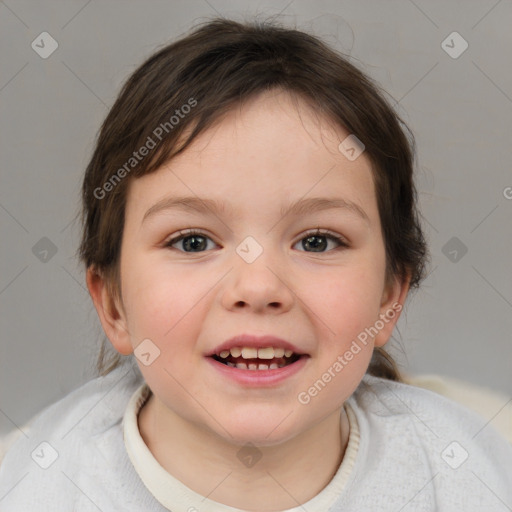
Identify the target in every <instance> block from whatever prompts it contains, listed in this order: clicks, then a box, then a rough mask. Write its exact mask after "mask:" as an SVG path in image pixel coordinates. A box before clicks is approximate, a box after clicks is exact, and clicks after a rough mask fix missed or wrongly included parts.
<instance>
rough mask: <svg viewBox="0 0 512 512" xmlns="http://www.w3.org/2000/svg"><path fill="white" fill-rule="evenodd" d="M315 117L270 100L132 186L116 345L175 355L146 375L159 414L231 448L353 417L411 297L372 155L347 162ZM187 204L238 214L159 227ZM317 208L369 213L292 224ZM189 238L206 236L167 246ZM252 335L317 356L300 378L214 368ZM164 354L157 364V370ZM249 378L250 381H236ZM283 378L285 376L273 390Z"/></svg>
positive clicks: (256, 103)
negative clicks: (387, 239) (394, 265)
mask: <svg viewBox="0 0 512 512" xmlns="http://www.w3.org/2000/svg"><path fill="white" fill-rule="evenodd" d="M301 105H302V107H304V108H301V117H300V118H299V115H298V113H297V109H296V107H295V106H294V104H293V103H292V102H291V100H290V98H289V96H288V95H287V94H286V93H283V92H275V91H274V92H272V93H268V94H264V95H261V96H259V97H258V98H256V99H254V100H253V101H250V102H249V103H247V104H246V105H245V107H244V108H243V109H242V111H240V110H235V111H233V112H231V113H230V114H229V115H228V116H227V117H226V118H225V119H224V120H222V122H220V123H219V124H218V125H217V126H216V127H215V128H213V129H211V130H209V131H208V132H206V133H204V134H203V135H202V136H201V137H200V138H198V139H196V140H195V142H194V143H193V145H192V146H190V147H189V148H188V149H187V150H186V151H185V152H184V153H183V154H182V155H180V156H178V157H177V158H175V159H174V160H172V161H171V162H170V163H168V164H167V165H165V166H164V167H162V168H161V169H159V170H158V171H156V172H155V173H153V174H150V175H147V176H145V177H143V178H141V179H136V180H133V182H132V183H131V185H130V190H129V195H128V200H127V207H126V222H125V228H124V233H123V242H122V251H121V290H122V299H123V309H122V310H121V311H120V315H121V316H120V318H119V319H118V320H117V321H116V322H115V327H113V328H112V329H114V331H115V332H114V331H111V332H107V334H109V338H110V339H111V341H112V342H113V344H114V345H115V346H116V348H117V349H118V350H119V351H120V352H122V353H125V354H126V353H130V352H131V351H132V350H133V349H134V348H136V347H137V345H139V344H140V343H141V342H142V341H143V340H146V339H149V340H151V342H152V344H154V345H155V346H156V347H158V350H159V351H160V355H159V357H157V358H156V359H155V360H154V361H153V362H152V363H151V364H150V365H148V366H145V365H144V364H141V363H140V362H139V366H140V368H141V371H142V373H143V375H144V377H145V379H146V381H147V383H148V385H149V386H150V388H151V389H152V391H153V393H154V395H155V397H156V400H157V403H159V404H160V410H161V411H165V412H164V414H165V415H168V416H167V417H168V419H169V418H178V417H179V418H180V421H182V420H183V419H184V420H185V421H186V422H190V423H191V424H194V425H196V426H200V427H201V428H206V429H207V430H209V431H213V432H214V433H216V434H218V435H219V436H221V437H223V438H225V439H226V440H227V441H230V442H247V441H251V442H254V443H260V444H262V445H263V444H268V445H270V444H273V443H278V442H282V441H285V440H287V439H291V438H292V437H294V436H297V435H299V434H300V433H303V432H305V431H306V430H307V429H309V428H310V427H312V426H313V425H315V424H317V423H318V422H319V421H321V420H323V419H326V418H327V416H329V415H333V414H339V410H340V407H341V405H342V404H343V402H344V401H345V400H346V399H347V398H348V397H349V396H350V395H351V393H352V392H353V391H354V389H355V388H356V386H357V385H358V384H359V382H360V380H361V379H362V377H363V375H364V373H365V371H366V369H367V366H368V363H369V360H370V357H371V354H372V350H373V348H374V344H375V345H383V344H384V343H385V342H386V341H387V339H388V338H389V336H390V334H391V331H392V328H393V325H394V323H395V322H396V320H397V317H398V314H397V313H396V314H394V315H393V316H394V319H393V320H389V321H387V322H385V323H384V322H379V325H380V324H382V323H384V327H383V328H382V329H380V330H379V334H378V335H377V336H376V338H375V339H372V338H371V336H370V337H368V339H367V341H366V345H365V344H364V343H362V342H360V341H359V342H357V344H356V345H354V344H353V342H354V340H357V339H358V338H357V337H358V335H360V334H361V333H362V332H364V331H365V328H369V327H372V326H374V325H375V323H376V322H377V321H378V320H379V315H380V314H383V313H386V312H389V311H390V310H392V304H393V303H395V301H396V300H402V299H403V298H404V293H405V287H401V286H400V284H395V285H394V286H393V287H391V288H386V287H385V250H384V241H383V238H382V234H381V226H380V220H379V213H378V209H377V202H376V196H375V189H374V185H373V180H372V175H371V170H370V163H369V160H368V159H367V158H366V156H365V154H364V153H363V154H362V155H361V156H360V157H358V158H357V159H356V160H355V161H349V160H348V159H347V158H346V157H345V156H344V155H343V154H342V153H341V152H340V151H339V150H338V144H339V143H340V142H341V141H342V140H343V139H344V138H345V137H346V136H348V132H345V131H344V130H342V129H341V128H337V129H336V130H334V129H332V128H330V129H329V127H328V124H327V123H326V122H323V123H322V124H321V125H319V124H318V122H317V121H316V120H315V117H314V115H312V114H311V112H310V111H309V110H308V109H307V108H305V105H304V104H302V103H301ZM322 138H323V139H322ZM178 196H192V197H193V198H195V199H197V198H204V199H206V200H214V201H217V202H219V203H222V204H223V205H225V210H220V211H216V212H215V213H214V212H213V211H206V213H200V212H195V211H193V210H191V209H189V210H185V209H177V208H157V209H153V211H152V213H150V214H148V211H150V209H152V207H154V206H155V205H157V204H158V205H160V206H162V203H161V201H165V200H167V199H169V200H170V199H172V198H176V197H178ZM311 198H328V199H337V200H342V199H343V200H345V201H346V202H347V203H348V204H349V205H356V206H355V207H342V208H331V209H318V210H316V211H308V212H307V213H303V214H301V213H296V214H288V215H285V216H283V214H282V213H281V210H282V209H283V208H285V209H286V207H287V206H288V205H290V204H292V203H296V202H298V201H307V200H310V199H311ZM358 210H362V212H363V213H360V212H359V211H358ZM187 228H194V229H196V230H198V231H200V232H201V236H202V237H204V238H200V237H199V238H196V239H195V240H194V239H190V238H188V239H184V240H182V241H178V242H176V243H174V244H173V247H172V248H171V247H168V246H166V243H167V242H168V241H169V240H170V239H171V238H175V237H177V236H178V235H179V231H180V230H185V229H187ZM317 228H319V229H320V230H321V231H324V230H328V231H329V232H331V233H332V234H333V235H338V236H341V237H343V238H344V239H345V240H346V243H347V244H348V247H343V246H340V245H339V243H338V242H336V241H335V240H333V239H331V238H325V237H323V235H322V234H320V235H318V236H317V237H316V238H315V237H314V235H312V234H311V233H312V232H315V231H316V230H317ZM310 237H313V238H310ZM247 238H249V240H246V239H247ZM308 240H309V241H308ZM244 241H245V242H244ZM315 249H316V250H317V252H316V251H315ZM260 250H261V251H262V252H261V254H260V255H259V256H258V257H256V259H254V261H252V262H251V260H250V259H249V258H251V257H255V256H256V255H257V254H258V251H260ZM187 251H188V252H187ZM244 251H245V252H244ZM240 334H250V335H256V336H263V335H266V336H268V335H270V336H275V337H279V338H281V339H284V340H286V341H287V342H288V343H290V344H292V345H293V346H295V347H296V349H297V351H298V352H300V353H302V354H306V355H305V356H303V358H302V359H301V360H300V361H299V362H297V363H293V365H295V366H293V365H290V368H288V369H287V370H286V371H283V370H270V369H268V370H248V369H247V370H244V369H238V368H236V367H235V368H233V367H228V366H227V365H224V364H222V363H219V362H215V361H214V360H213V359H212V358H211V357H209V356H208V354H211V353H212V351H214V350H215V349H216V347H219V345H221V344H222V343H224V342H225V341H226V340H229V339H230V338H232V337H233V336H236V335H240ZM360 339H361V338H360ZM146 343H148V342H146ZM276 344H277V343H276ZM235 345H237V346H241V345H242V346H243V343H242V344H235ZM268 345H269V344H268V343H265V344H264V346H268ZM271 345H273V344H271ZM151 346H152V345H148V347H149V350H147V351H146V352H148V351H149V353H150V354H151V356H145V357H146V358H147V357H151V358H152V357H154V353H153V351H154V350H155V349H154V348H151ZM351 346H352V349H351V350H352V356H353V357H351V358H350V359H349V357H350V356H348V357H345V356H344V354H345V353H346V352H347V351H350V348H351ZM262 348H263V347H262ZM357 348H359V350H358V351H357ZM338 356H341V357H342V360H343V361H344V362H343V363H341V362H340V359H339V358H338ZM337 361H338V363H339V365H341V367H342V369H341V370H340V366H339V365H336V364H335V363H336V362H337ZM292 366H293V368H295V370H293V369H292ZM242 372H243V374H244V375H245V376H248V377H249V378H248V379H247V381H241V380H240V379H238V378H237V376H240V375H241V373H242ZM260 372H261V373H260ZM272 372H276V373H275V374H274V375H277V374H278V373H277V372H280V373H283V374H284V375H285V377H283V378H281V379H280V380H277V381H276V382H271V380H269V378H268V376H269V375H271V374H272ZM326 372H327V373H328V374H329V375H330V378H329V375H328V376H327V377H326V376H325V374H326ZM258 374H259V375H258ZM256 378H258V379H259V381H256ZM319 380H321V381H322V383H321V384H318V381H319ZM315 383H317V384H316V386H317V391H316V393H315V391H314V390H313V391H310V388H311V387H312V386H313V387H314V386H315ZM308 397H309V398H308ZM190 423H189V424H190Z"/></svg>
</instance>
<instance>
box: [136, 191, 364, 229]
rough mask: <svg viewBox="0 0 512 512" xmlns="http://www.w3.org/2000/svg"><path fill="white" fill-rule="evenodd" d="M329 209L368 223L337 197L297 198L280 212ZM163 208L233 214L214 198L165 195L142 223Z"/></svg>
mask: <svg viewBox="0 0 512 512" xmlns="http://www.w3.org/2000/svg"><path fill="white" fill-rule="evenodd" d="M331 209H343V210H346V211H348V212H350V213H352V214H355V215H357V216H358V217H360V218H362V219H363V220H364V221H365V222H366V223H368V224H369V223H370V219H369V217H368V215H367V214H366V212H365V211H364V210H363V209H362V208H361V207H360V206H359V205H358V204H356V203H353V202H352V201H348V200H346V199H341V198H338V197H336V198H328V197H310V198H307V199H299V200H298V201H296V202H295V203H292V204H289V205H285V206H283V207H282V208H281V210H280V213H281V218H282V217H285V216H287V215H295V216H299V215H307V214H311V213H314V212H317V211H322V210H331ZM165 210H181V211H185V212H193V213H200V214H209V213H214V214H227V215H229V216H233V212H232V209H231V208H230V207H229V206H228V205H227V204H226V203H224V202H221V201H217V200H215V199H209V198H206V197H203V198H201V197H195V196H181V197H166V198H164V199H162V200H160V201H158V202H157V203H155V204H154V205H153V206H151V208H149V209H148V210H147V211H146V213H145V214H144V217H143V218H142V223H143V222H144V221H145V220H146V219H147V218H148V217H151V216H153V215H155V214H156V213H158V212H162V211H165Z"/></svg>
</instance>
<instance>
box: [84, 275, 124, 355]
mask: <svg viewBox="0 0 512 512" xmlns="http://www.w3.org/2000/svg"><path fill="white" fill-rule="evenodd" d="M86 281H87V288H88V289H89V293H90V294H91V298H92V301H93V303H94V307H95V308H96V311H97V313H98V317H99V319H100V322H101V325H102V327H103V330H104V331H105V334H106V335H107V338H108V339H109V340H110V343H112V345H113V346H114V348H115V349H116V350H117V351H118V352H119V353H120V354H123V355H128V354H131V353H132V352H133V347H132V345H131V342H130V336H129V333H128V328H127V323H126V315H125V313H124V311H123V308H122V306H121V305H120V304H119V301H118V300H116V299H115V298H114V297H112V296H111V294H110V292H109V288H108V286H107V282H106V279H105V277H104V276H102V275H101V273H100V272H99V271H97V270H96V269H95V268H93V267H89V268H88V269H87V276H86Z"/></svg>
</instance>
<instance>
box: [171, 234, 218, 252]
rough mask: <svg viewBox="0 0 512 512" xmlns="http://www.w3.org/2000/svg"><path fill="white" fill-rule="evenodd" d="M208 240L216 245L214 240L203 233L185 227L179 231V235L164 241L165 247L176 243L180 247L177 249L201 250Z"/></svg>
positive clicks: (204, 247) (185, 250)
mask: <svg viewBox="0 0 512 512" xmlns="http://www.w3.org/2000/svg"><path fill="white" fill-rule="evenodd" d="M208 240H209V241H210V242H212V243H213V244H214V245H216V244H215V242H213V240H212V239H211V238H210V237H208V236H206V235H205V234H204V233H201V232H200V231H196V230H194V229H187V230H185V231H180V235H179V236H176V237H174V238H171V239H170V240H168V241H167V242H166V243H165V247H173V246H174V245H176V244H180V245H181V249H180V248H179V247H178V250H182V251H183V252H203V251H204V250H206V248H207V246H208Z"/></svg>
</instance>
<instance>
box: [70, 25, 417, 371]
mask: <svg viewBox="0 0 512 512" xmlns="http://www.w3.org/2000/svg"><path fill="white" fill-rule="evenodd" d="M273 88H281V89H284V90H286V91H288V92H290V93H291V94H292V95H296V96H298V97H301V98H304V99H306V100H307V101H308V102H309V103H310V104H312V105H314V106H315V109H316V110H317V111H318V112H319V113H320V114H321V115H324V116H326V117H327V118H329V119H331V120H333V121H334V122H335V123H337V124H338V125H340V126H343V127H344V128H345V129H346V130H348V131H349V132H350V133H353V134H355V135H356V136H357V138H358V139H360V140H361V141H362V142H363V144H364V145H365V154H366V155H367V157H368V158H369V159H370V161H371V163H372V172H373V177H374V183H375V187H376V195H377V204H378V208H379V214H380V219H381V224H382V231H383V237H384V242H385V249H386V267H387V270H386V276H387V278H388V279H391V278H398V279H402V280H404V279H406V278H407V277H410V284H411V288H415V287H417V286H418V284H419V282H420V281H421V279H422V278H423V275H424V269H425V263H426V258H427V250H426V244H425V240H424V237H423V233H422V230H421V226H420V223H419V220H418V213H417V209H416V208H417V207H416V190H415V187H414V183H413V160H414V155H415V141H414V136H413V135H412V133H411V132H410V130H409V129H408V128H407V126H406V125H405V123H404V122H403V121H402V120H401V119H400V117H398V115H397V114H396V113H395V112H394V111H393V109H392V108H391V107H390V105H389V104H388V103H387V102H386V100H385V99H384V97H383V94H382V91H381V90H380V88H379V87H378V86H377V85H376V84H375V83H374V82H373V81H371V79H370V78H368V77H367V76H366V75H365V74H363V73H362V72H361V71H360V70H359V69H357V68H356V67H355V66H354V65H353V64H351V63H350V62H349V60H348V58H347V57H345V56H343V55H342V54H340V53H338V52H336V51H335V50H333V49H331V48H329V47H328V46H327V45H326V44H324V43H323V42H322V41H320V40H319V39H318V38H316V37H314V36H312V35H309V34H307V33H305V32H302V31H298V30H293V29H288V28H284V27H281V26H278V25H277V24H276V23H270V22H253V23H239V22H236V21H232V20H226V19H214V20H211V21H209V22H207V23H205V24H202V25H200V26H199V27H196V29H195V30H194V31H193V32H191V33H190V34H189V35H187V36H186V37H184V38H182V39H180V40H178V41H176V42H174V43H172V44H170V45H168V46H165V47H164V48H162V49H160V50H159V51H158V52H157V53H155V54H154V55H152V56H151V57H150V58H149V59H148V60H146V62H144V63H143V64H142V65H141V66H140V67H139V68H138V69H137V70H136V71H135V72H134V73H133V74H132V76H131V77H130V78H129V79H128V81H127V82H126V84H125V85H124V87H123V88H122V90H121V92H120V94H119V97H118V98H117V100H116V102H115V103H114V105H113V107H112V108H111V110H110V112H109V114H108V116H107V117H106V119H105V121H104V122H103V125H102V127H101V130H100V132H99V135H98V138H97V141H96V147H95V150H94V154H93V156H92V158H91V161H90V163H89V165H88V166H87V169H86V172H85V177H84V181H83V185H82V201H83V211H82V223H83V234H82V241H81V245H80V248H79V255H80V258H81V260H82V261H83V262H84V264H85V266H86V267H87V268H89V267H91V266H92V267H93V268H95V269H96V270H97V271H100V272H101V273H102V275H104V276H105V277H106V279H107V283H108V285H109V289H110V290H111V292H112V294H113V295H114V296H117V297H120V289H119V283H120V280H119V261H120V248H121V239H122V234H123V227H124V216H125V205H126V195H127V190H128V185H129V183H130V181H131V180H133V179H135V178H137V177H140V176H143V175H145V174H149V173H151V172H154V171H155V170H156V169H158V168H159V167H160V166H161V165H162V164H164V163H165V162H167V161H168V160H169V159H170V158H172V157H173V156H175V155H177V154H179V153H181V152H182V151H183V150H185V149H186V148H187V147H188V146H189V144H190V143H191V142H192V141H193V140H194V139H195V137H197V136H198V135H199V134H200V133H202V132H204V131H205V130H206V129H208V128H209V127H211V126H212V125H213V124H214V122H215V121H217V120H219V118H220V117H221V116H222V115H223V114H225V113H227V112H229V111H230V110H232V109H233V108H234V107H235V106H237V105H239V104H240V103H241V102H243V101H244V100H247V99H249V98H250V97H252V96H254V95H256V94H258V93H261V92H264V91H266V90H269V89H273ZM401 125H403V127H404V128H405V129H406V130H407V132H408V134H409V136H410V140H408V138H407V137H406V135H405V133H404V131H403V130H402V128H401ZM150 141H151V142H150ZM143 146H145V147H146V148H150V147H151V148H152V147H154V146H156V147H155V149H149V151H146V152H144V153H146V156H144V157H143V158H142V157H140V155H139V154H138V153H137V158H135V153H134V152H135V151H138V150H139V148H142V147H143ZM140 153H141V154H142V150H141V151H140ZM139 157H140V158H139ZM109 345H110V344H109V342H108V341H107V340H106V339H104V340H103V345H102V347H101V350H100V354H99V359H98V370H99V372H100V373H101V374H106V373H108V372H110V371H111V370H112V369H114V368H115V367H116V366H118V365H119V364H120V362H121V356H120V355H119V354H118V353H117V352H115V351H114V352H112V353H111V354H110V355H109V350H110V348H111V347H110V346H109ZM368 371H369V373H371V374H373V375H376V376H382V377H386V378H389V379H393V380H400V375H399V372H398V369H397V367H396V365H395V363H394V362H393V360H392V358H391V357H390V356H389V355H388V354H387V353H386V352H385V351H384V350H383V349H380V348H377V349H375V351H374V354H373V357H372V361H371V363H370V366H369V368H368Z"/></svg>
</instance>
